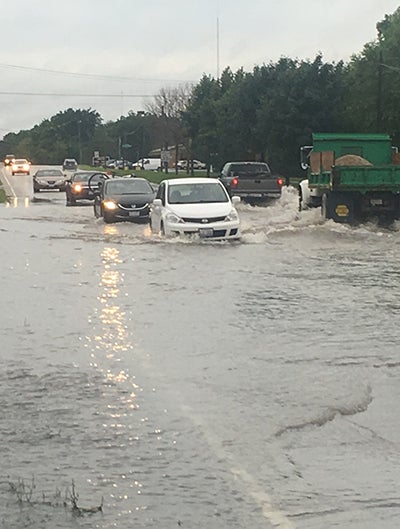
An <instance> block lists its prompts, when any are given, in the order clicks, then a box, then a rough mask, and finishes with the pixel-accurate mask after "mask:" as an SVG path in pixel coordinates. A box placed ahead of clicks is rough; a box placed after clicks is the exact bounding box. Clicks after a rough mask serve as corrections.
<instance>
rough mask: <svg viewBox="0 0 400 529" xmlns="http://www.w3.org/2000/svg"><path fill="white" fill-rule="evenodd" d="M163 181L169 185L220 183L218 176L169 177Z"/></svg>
mask: <svg viewBox="0 0 400 529" xmlns="http://www.w3.org/2000/svg"><path fill="white" fill-rule="evenodd" d="M163 182H165V183H167V184H168V185H169V186H173V185H178V184H209V183H210V182H211V183H217V184H220V183H221V182H220V181H219V180H218V178H207V177H192V178H191V177H188V178H171V179H169V180H163Z"/></svg>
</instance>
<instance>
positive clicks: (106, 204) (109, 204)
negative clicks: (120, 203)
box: [103, 200, 117, 210]
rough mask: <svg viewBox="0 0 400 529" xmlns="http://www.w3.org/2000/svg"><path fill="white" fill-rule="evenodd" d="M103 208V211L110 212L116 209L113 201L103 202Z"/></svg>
mask: <svg viewBox="0 0 400 529" xmlns="http://www.w3.org/2000/svg"><path fill="white" fill-rule="evenodd" d="M103 207H104V208H105V209H109V210H111V209H117V204H116V203H115V202H114V201H113V200H105V201H104V202H103Z"/></svg>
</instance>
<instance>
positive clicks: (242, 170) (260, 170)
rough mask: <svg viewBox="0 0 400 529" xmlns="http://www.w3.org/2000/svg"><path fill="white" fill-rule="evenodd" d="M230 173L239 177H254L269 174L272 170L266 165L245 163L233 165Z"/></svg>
mask: <svg viewBox="0 0 400 529" xmlns="http://www.w3.org/2000/svg"><path fill="white" fill-rule="evenodd" d="M230 172H231V173H234V174H235V175H239V176H252V175H254V174H258V175H262V174H269V173H270V169H269V167H268V165H267V164H265V163H243V164H234V165H231V168H230Z"/></svg>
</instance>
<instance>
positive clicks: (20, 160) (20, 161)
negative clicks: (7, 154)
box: [14, 158, 28, 164]
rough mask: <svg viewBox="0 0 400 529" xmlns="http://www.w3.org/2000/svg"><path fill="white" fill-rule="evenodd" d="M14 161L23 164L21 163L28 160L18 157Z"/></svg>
mask: <svg viewBox="0 0 400 529" xmlns="http://www.w3.org/2000/svg"><path fill="white" fill-rule="evenodd" d="M14 163H16V164H23V163H28V161H27V160H25V159H23V158H20V159H18V160H15V161H14Z"/></svg>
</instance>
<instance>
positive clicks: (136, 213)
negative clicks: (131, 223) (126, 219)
mask: <svg viewBox="0 0 400 529" xmlns="http://www.w3.org/2000/svg"><path fill="white" fill-rule="evenodd" d="M139 215H140V212H139V211H130V212H129V216H130V217H138V216H139Z"/></svg>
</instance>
